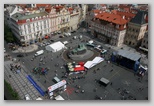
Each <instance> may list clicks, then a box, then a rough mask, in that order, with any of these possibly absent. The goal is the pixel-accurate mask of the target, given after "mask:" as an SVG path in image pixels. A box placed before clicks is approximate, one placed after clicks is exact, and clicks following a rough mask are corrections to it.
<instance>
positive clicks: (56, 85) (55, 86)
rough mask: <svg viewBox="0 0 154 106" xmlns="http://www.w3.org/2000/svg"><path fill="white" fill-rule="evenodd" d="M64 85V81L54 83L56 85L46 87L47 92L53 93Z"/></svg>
mask: <svg viewBox="0 0 154 106" xmlns="http://www.w3.org/2000/svg"><path fill="white" fill-rule="evenodd" d="M64 85H66V81H65V80H62V81H60V82H58V83H56V84H54V85H52V86H50V87H48V91H49V92H52V91H54V90H55V89H57V88H60V87H62V86H64Z"/></svg>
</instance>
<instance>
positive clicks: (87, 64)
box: [84, 57, 104, 69]
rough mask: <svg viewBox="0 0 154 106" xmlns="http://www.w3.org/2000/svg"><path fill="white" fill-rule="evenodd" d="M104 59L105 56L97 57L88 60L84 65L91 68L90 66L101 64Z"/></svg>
mask: <svg viewBox="0 0 154 106" xmlns="http://www.w3.org/2000/svg"><path fill="white" fill-rule="evenodd" d="M102 61H104V58H102V57H95V58H94V59H93V60H92V61H87V62H86V63H85V64H84V67H86V68H88V69H89V68H92V67H93V66H95V65H97V64H99V63H100V62H102Z"/></svg>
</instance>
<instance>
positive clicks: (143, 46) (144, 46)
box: [141, 31, 148, 52]
mask: <svg viewBox="0 0 154 106" xmlns="http://www.w3.org/2000/svg"><path fill="white" fill-rule="evenodd" d="M141 47H142V48H143V49H144V50H146V51H147V52H148V31H146V32H145V35H144V37H143V39H142V43H141Z"/></svg>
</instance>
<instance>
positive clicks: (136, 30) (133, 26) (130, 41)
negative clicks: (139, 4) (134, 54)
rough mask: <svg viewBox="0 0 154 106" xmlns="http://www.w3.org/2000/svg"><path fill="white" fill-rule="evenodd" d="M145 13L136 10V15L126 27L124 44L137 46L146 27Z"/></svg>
mask: <svg viewBox="0 0 154 106" xmlns="http://www.w3.org/2000/svg"><path fill="white" fill-rule="evenodd" d="M146 17H147V13H146V12H143V11H138V13H137V14H136V16H135V17H134V18H132V19H131V21H130V22H129V23H128V28H127V32H126V36H125V42H124V43H125V44H127V45H129V46H131V47H139V46H140V45H141V42H142V39H143V37H144V34H145V32H146V29H147V25H148V23H147V22H146Z"/></svg>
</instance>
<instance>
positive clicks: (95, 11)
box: [93, 9, 101, 13]
mask: <svg viewBox="0 0 154 106" xmlns="http://www.w3.org/2000/svg"><path fill="white" fill-rule="evenodd" d="M93 11H94V13H100V11H101V10H97V9H96V10H93Z"/></svg>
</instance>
